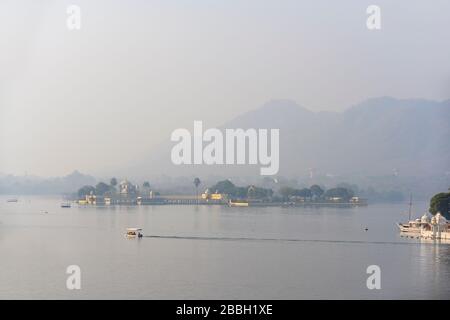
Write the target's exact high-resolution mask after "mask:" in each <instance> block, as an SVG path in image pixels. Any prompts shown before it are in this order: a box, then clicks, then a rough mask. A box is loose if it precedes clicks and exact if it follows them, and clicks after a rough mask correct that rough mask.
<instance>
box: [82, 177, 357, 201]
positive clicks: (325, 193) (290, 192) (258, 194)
mask: <svg viewBox="0 0 450 320" xmlns="http://www.w3.org/2000/svg"><path fill="white" fill-rule="evenodd" d="M201 183H202V182H201V180H200V179H199V178H198V177H197V178H195V179H194V180H193V184H194V187H195V194H196V198H198V197H199V191H198V189H199V186H200V185H201ZM130 185H131V190H129V191H130V192H129V194H130V195H137V194H139V193H141V192H142V191H144V192H148V191H149V190H150V183H149V182H148V181H146V182H144V183H143V184H142V187H139V186H135V185H132V184H130ZM117 186H118V181H117V179H116V178H112V179H111V180H110V182H109V184H107V183H105V182H99V183H97V184H96V185H95V186H92V185H86V186H83V187H81V188H80V189H79V190H78V192H77V195H78V197H79V198H84V197H86V196H87V195H96V196H109V197H111V196H114V195H116V194H118V190H117ZM207 190H209V192H210V193H220V194H226V195H227V196H228V197H229V198H236V199H255V200H264V201H273V202H281V201H290V200H295V199H298V198H303V199H307V200H311V201H313V200H316V201H320V200H325V199H330V198H339V199H342V200H343V201H348V200H350V199H351V198H352V197H353V196H354V192H353V191H352V190H350V189H347V188H344V187H336V188H331V189H328V190H325V189H324V188H323V187H321V186H319V185H312V186H311V187H310V188H302V189H296V188H292V187H281V188H279V190H278V191H277V192H274V191H273V190H272V189H270V188H262V187H258V186H255V185H248V186H245V187H242V186H236V185H235V184H234V183H233V182H231V181H230V180H228V179H227V180H222V181H219V182H217V183H216V184H214V185H213V186H211V187H209V188H207ZM155 194H156V195H158V194H159V193H157V192H156V193H155Z"/></svg>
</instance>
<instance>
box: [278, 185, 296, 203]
mask: <svg viewBox="0 0 450 320" xmlns="http://www.w3.org/2000/svg"><path fill="white" fill-rule="evenodd" d="M280 194H281V196H282V197H283V200H285V201H286V200H289V197H290V196H293V195H294V194H295V189H294V188H291V187H282V188H280Z"/></svg>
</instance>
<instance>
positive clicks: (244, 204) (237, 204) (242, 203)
mask: <svg viewBox="0 0 450 320" xmlns="http://www.w3.org/2000/svg"><path fill="white" fill-rule="evenodd" d="M228 205H229V206H230V207H248V206H249V203H248V201H245V200H230V201H229V202H228Z"/></svg>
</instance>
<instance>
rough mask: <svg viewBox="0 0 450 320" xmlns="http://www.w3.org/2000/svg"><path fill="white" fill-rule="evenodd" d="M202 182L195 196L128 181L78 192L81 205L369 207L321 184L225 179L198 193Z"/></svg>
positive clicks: (349, 192)
mask: <svg viewBox="0 0 450 320" xmlns="http://www.w3.org/2000/svg"><path fill="white" fill-rule="evenodd" d="M200 184H201V181H200V179H199V178H195V179H194V181H193V187H194V189H195V193H194V192H193V193H192V194H176V193H165V194H161V193H160V192H158V191H155V190H153V188H151V186H150V184H149V183H148V182H144V183H143V184H142V185H136V184H133V183H131V182H130V181H128V180H127V179H125V180H123V181H121V182H120V183H118V181H117V179H115V178H112V179H111V181H110V183H109V184H107V183H104V182H100V183H98V184H97V185H96V186H91V185H86V186H83V187H81V188H80V189H79V190H78V193H77V200H76V201H77V203H78V204H79V205H105V206H110V205H170V204H171V205H228V206H235V207H249V206H283V207H286V206H287V207H289V206H337V207H340V206H341V207H348V206H366V205H367V201H366V199H363V198H360V197H358V196H356V195H354V193H353V191H352V190H349V189H346V188H344V187H336V188H331V189H328V190H325V188H323V187H321V186H319V185H312V186H311V187H310V188H302V189H296V188H293V187H288V186H284V187H280V188H278V189H277V190H275V191H274V190H272V189H270V188H263V187H258V186H255V185H248V186H243V187H240V186H236V185H234V184H233V183H232V182H231V181H230V180H222V181H219V182H217V183H216V184H214V185H212V186H210V187H208V188H206V189H203V191H202V192H199V186H200Z"/></svg>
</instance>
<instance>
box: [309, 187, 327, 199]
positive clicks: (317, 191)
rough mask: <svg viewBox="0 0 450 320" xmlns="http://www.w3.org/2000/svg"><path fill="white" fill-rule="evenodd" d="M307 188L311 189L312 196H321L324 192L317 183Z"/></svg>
mask: <svg viewBox="0 0 450 320" xmlns="http://www.w3.org/2000/svg"><path fill="white" fill-rule="evenodd" d="M309 189H310V190H311V193H312V195H313V196H314V197H316V198H320V197H322V196H323V194H324V192H325V191H324V190H323V189H322V188H321V187H320V186H319V185H317V184H314V185H312V186H311V187H310V188H309Z"/></svg>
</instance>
